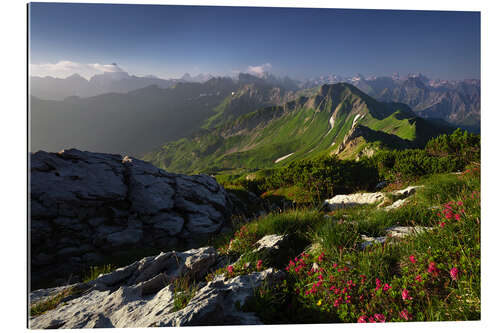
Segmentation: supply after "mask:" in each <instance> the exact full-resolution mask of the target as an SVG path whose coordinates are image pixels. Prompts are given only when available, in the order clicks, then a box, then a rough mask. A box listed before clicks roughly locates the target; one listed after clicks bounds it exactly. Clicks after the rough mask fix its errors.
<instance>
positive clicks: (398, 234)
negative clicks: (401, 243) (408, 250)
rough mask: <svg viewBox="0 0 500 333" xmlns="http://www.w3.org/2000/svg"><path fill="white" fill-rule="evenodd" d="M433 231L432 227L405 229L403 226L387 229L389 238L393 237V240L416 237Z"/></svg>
mask: <svg viewBox="0 0 500 333" xmlns="http://www.w3.org/2000/svg"><path fill="white" fill-rule="evenodd" d="M430 230H432V228H431V227H422V226H414V227H403V226H397V227H391V228H387V229H386V232H387V236H389V237H392V238H399V239H401V238H404V237H407V236H411V235H416V234H419V233H422V232H427V231H430Z"/></svg>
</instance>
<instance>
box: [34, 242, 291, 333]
mask: <svg viewBox="0 0 500 333" xmlns="http://www.w3.org/2000/svg"><path fill="white" fill-rule="evenodd" d="M216 262H217V254H216V251H215V249H214V248H211V247H207V248H200V249H193V250H189V251H186V252H174V251H171V252H168V253H160V254H159V255H157V256H154V257H146V258H143V259H141V260H140V261H137V262H135V263H133V264H131V265H129V266H126V267H122V268H120V269H117V270H115V271H114V272H111V273H108V274H104V275H101V276H99V277H98V278H97V279H95V280H93V281H90V282H88V283H85V284H84V283H81V284H78V285H72V286H67V287H65V288H58V289H45V290H40V291H36V292H32V293H31V295H30V296H31V304H33V303H34V302H40V301H42V300H46V299H49V298H50V297H53V296H55V295H57V294H58V293H60V292H63V291H68V290H70V289H68V288H72V289H71V290H72V293H73V294H71V293H70V295H69V296H68V297H66V298H65V299H64V302H62V303H60V304H59V305H58V306H57V307H56V308H55V309H53V310H49V311H47V312H45V313H43V314H41V315H39V316H37V317H32V318H30V321H29V323H30V328H33V329H43V328H105V327H152V326H193V325H194V326H201V325H224V324H230V325H248V324H262V323H261V322H260V320H259V319H258V318H257V317H256V316H255V314H253V313H250V312H243V311H242V310H241V307H243V306H244V305H245V304H246V302H247V301H248V300H249V299H250V298H251V297H252V296H253V295H254V293H255V288H256V287H258V286H259V285H260V284H262V282H264V281H269V282H270V283H273V282H275V281H277V280H278V279H279V278H281V277H282V274H283V273H282V272H280V271H275V270H274V269H272V268H270V269H267V270H265V271H262V272H255V273H252V274H248V275H242V276H237V277H234V278H231V279H228V278H225V277H224V276H223V275H218V276H216V277H215V278H214V279H213V280H212V281H210V282H208V283H203V282H200V283H197V282H196V281H199V280H200V279H201V278H202V277H203V276H204V275H206V274H207V272H208V270H209V269H210V268H211V267H212V266H213V265H214V264H216ZM181 276H183V277H184V276H186V277H189V278H190V279H191V281H192V283H193V284H194V285H195V286H196V287H195V291H194V294H193V297H192V298H191V299H190V300H189V302H188V304H187V305H186V307H184V308H182V309H179V310H177V311H175V307H174V300H175V297H176V294H175V292H176V291H175V289H174V286H173V284H172V283H171V281H172V280H173V279H175V278H178V277H181Z"/></svg>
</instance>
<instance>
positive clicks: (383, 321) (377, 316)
mask: <svg viewBox="0 0 500 333" xmlns="http://www.w3.org/2000/svg"><path fill="white" fill-rule="evenodd" d="M373 316H374V317H375V319H377V321H378V322H380V323H385V316H384V315H383V314H380V313H376V314H374V315H373Z"/></svg>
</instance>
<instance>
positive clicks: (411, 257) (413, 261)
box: [410, 254, 417, 264]
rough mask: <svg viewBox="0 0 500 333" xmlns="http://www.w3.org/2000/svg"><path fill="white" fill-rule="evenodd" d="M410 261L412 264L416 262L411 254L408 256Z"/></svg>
mask: <svg viewBox="0 0 500 333" xmlns="http://www.w3.org/2000/svg"><path fill="white" fill-rule="evenodd" d="M410 261H411V262H412V263H414V264H415V263H416V262H417V259H416V258H415V256H414V255H413V254H412V255H411V256H410Z"/></svg>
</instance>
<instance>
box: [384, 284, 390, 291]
mask: <svg viewBox="0 0 500 333" xmlns="http://www.w3.org/2000/svg"><path fill="white" fill-rule="evenodd" d="M391 288H392V287H391V286H390V285H389V284H388V283H386V284H384V288H383V290H384V291H387V290H389V289H391Z"/></svg>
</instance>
